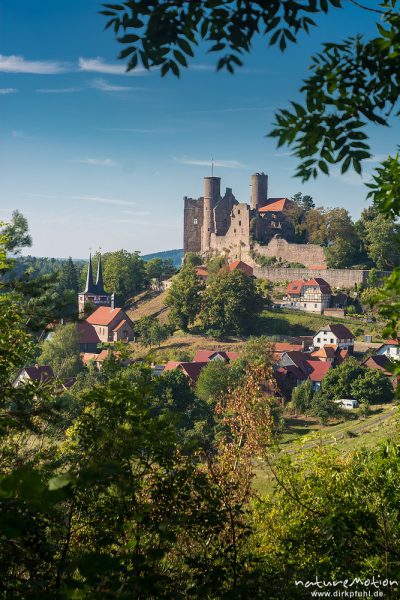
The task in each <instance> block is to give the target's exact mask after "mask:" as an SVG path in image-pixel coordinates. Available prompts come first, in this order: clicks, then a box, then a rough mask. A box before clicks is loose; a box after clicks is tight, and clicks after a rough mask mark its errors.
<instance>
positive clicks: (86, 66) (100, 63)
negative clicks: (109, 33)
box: [78, 56, 149, 76]
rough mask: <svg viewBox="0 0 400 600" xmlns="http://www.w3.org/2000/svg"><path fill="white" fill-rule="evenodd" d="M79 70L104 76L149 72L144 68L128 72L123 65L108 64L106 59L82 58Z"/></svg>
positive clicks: (98, 57)
mask: <svg viewBox="0 0 400 600" xmlns="http://www.w3.org/2000/svg"><path fill="white" fill-rule="evenodd" d="M78 65H79V70H80V71H85V72H87V73H103V74H104V75H131V76H132V75H146V74H147V73H148V72H149V71H147V70H146V69H145V68H143V67H136V69H133V70H132V71H127V70H126V67H125V65H124V64H123V63H120V64H116V63H107V62H105V60H104V58H101V57H100V56H97V57H96V58H80V59H79V61H78Z"/></svg>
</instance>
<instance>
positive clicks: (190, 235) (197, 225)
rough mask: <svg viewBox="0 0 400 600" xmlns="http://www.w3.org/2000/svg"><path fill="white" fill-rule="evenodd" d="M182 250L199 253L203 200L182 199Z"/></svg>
mask: <svg viewBox="0 0 400 600" xmlns="http://www.w3.org/2000/svg"><path fill="white" fill-rule="evenodd" d="M183 223H184V224H183V231H184V235H183V250H184V252H185V253H186V252H201V228H202V225H203V198H197V199H193V198H188V197H187V196H185V198H184V213H183Z"/></svg>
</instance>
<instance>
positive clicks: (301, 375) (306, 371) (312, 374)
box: [277, 351, 332, 390]
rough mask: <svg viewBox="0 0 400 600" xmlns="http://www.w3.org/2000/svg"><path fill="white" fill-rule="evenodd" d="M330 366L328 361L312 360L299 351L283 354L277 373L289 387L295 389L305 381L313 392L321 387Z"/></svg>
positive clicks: (306, 354)
mask: <svg viewBox="0 0 400 600" xmlns="http://www.w3.org/2000/svg"><path fill="white" fill-rule="evenodd" d="M331 368H332V364H331V362H329V361H323V360H318V359H315V358H314V359H313V357H312V355H311V354H308V353H305V352H299V351H290V352H284V353H283V354H282V358H281V359H280V360H279V363H278V368H277V372H278V373H279V375H280V377H281V378H283V379H286V380H287V383H288V384H290V385H291V387H296V386H297V385H299V384H300V383H302V382H303V381H306V380H307V379H308V380H310V381H311V382H312V387H313V389H314V390H318V389H319V388H320V387H321V382H322V379H323V378H324V377H325V375H326V374H327V372H328V371H329V369H331Z"/></svg>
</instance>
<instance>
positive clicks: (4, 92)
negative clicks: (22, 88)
mask: <svg viewBox="0 0 400 600" xmlns="http://www.w3.org/2000/svg"><path fill="white" fill-rule="evenodd" d="M17 91H18V90H16V89H15V88H0V96H8V95H9V94H15V93H16V92H17Z"/></svg>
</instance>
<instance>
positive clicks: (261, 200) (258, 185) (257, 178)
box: [251, 173, 268, 209]
mask: <svg viewBox="0 0 400 600" xmlns="http://www.w3.org/2000/svg"><path fill="white" fill-rule="evenodd" d="M267 200H268V175H265V173H254V175H252V176H251V208H252V209H258V208H261V207H262V206H265V204H266V203H267Z"/></svg>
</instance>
